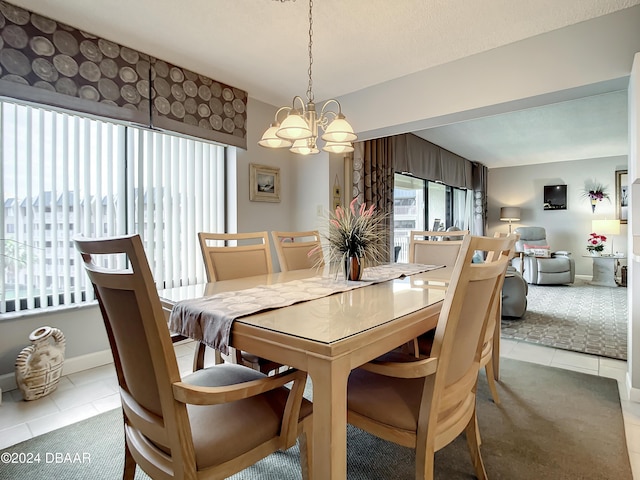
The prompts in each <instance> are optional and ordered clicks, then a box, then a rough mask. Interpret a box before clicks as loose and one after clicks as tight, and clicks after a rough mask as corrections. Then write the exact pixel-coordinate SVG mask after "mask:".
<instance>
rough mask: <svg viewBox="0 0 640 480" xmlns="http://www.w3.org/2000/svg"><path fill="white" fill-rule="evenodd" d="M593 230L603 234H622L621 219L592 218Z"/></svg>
mask: <svg viewBox="0 0 640 480" xmlns="http://www.w3.org/2000/svg"><path fill="white" fill-rule="evenodd" d="M591 231H592V232H594V233H598V234H601V235H620V220H591Z"/></svg>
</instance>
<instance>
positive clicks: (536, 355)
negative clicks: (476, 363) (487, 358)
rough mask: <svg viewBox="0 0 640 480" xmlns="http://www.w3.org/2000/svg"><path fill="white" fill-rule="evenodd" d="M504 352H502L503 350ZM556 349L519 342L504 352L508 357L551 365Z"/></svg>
mask: <svg viewBox="0 0 640 480" xmlns="http://www.w3.org/2000/svg"><path fill="white" fill-rule="evenodd" d="M501 353H502V352H501ZM554 353H555V349H553V348H549V347H543V346H540V345H533V344H530V343H518V344H517V345H514V347H513V349H511V351H509V352H508V353H506V352H505V353H502V354H503V356H505V357H507V358H513V359H514V360H522V361H524V362H531V363H537V364H540V365H547V366H549V365H551V361H552V360H553V354H554Z"/></svg>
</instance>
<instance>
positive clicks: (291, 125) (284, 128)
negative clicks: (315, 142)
mask: <svg viewBox="0 0 640 480" xmlns="http://www.w3.org/2000/svg"><path fill="white" fill-rule="evenodd" d="M276 135H277V136H278V137H280V138H284V139H286V140H293V141H295V140H302V139H305V138H310V137H312V136H313V133H312V132H311V129H310V128H309V124H308V123H307V121H306V120H305V119H304V117H303V116H302V115H300V113H299V112H297V111H295V110H292V111H291V113H289V115H288V116H287V118H285V119H284V121H283V122H282V125H281V126H280V129H278V131H277V132H276Z"/></svg>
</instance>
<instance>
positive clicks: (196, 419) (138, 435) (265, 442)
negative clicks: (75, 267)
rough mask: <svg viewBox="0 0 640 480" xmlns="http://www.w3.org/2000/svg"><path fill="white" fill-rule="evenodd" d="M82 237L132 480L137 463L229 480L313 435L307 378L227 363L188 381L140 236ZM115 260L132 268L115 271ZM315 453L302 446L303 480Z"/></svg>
mask: <svg viewBox="0 0 640 480" xmlns="http://www.w3.org/2000/svg"><path fill="white" fill-rule="evenodd" d="M74 240H75V244H76V248H77V249H78V251H79V252H80V254H81V257H82V261H83V263H84V267H85V271H86V272H87V275H88V276H89V279H90V280H91V282H92V284H93V286H94V291H95V294H96V297H97V299H98V304H99V306H100V311H101V313H102V317H103V320H104V324H105V327H106V331H107V336H108V339H109V344H110V347H111V352H112V354H113V359H114V363H115V367H116V374H117V377H118V384H119V387H120V397H121V401H122V410H123V414H124V415H123V417H124V430H125V461H124V474H123V478H125V479H131V480H132V479H133V478H134V476H135V470H136V465H137V466H140V467H142V469H143V470H144V471H145V472H146V473H147V474H148V475H149V476H150V477H151V478H154V479H195V478H227V477H228V476H230V475H232V474H234V473H237V472H238V471H240V470H242V469H244V468H246V467H248V466H250V465H253V464H254V463H255V462H257V461H258V460H260V459H262V458H264V457H266V456H267V455H269V454H271V453H273V452H275V451H277V450H284V449H287V448H290V447H291V446H293V445H294V444H295V441H296V437H298V436H299V435H304V436H305V437H306V435H307V434H308V432H310V428H311V408H312V407H311V403H310V402H308V401H306V400H304V399H303V391H304V385H305V383H306V374H304V373H303V372H300V371H295V370H289V371H288V372H286V373H283V374H278V375H275V376H272V377H267V376H266V375H264V374H262V373H260V372H256V371H254V370H251V369H249V368H246V367H243V366H240V365H233V364H226V365H217V366H214V367H210V368H206V369H202V370H199V371H197V372H195V373H193V374H191V375H188V376H186V377H184V378H182V377H181V375H180V371H179V369H178V364H177V361H176V355H175V350H174V347H173V344H172V342H171V338H170V334H169V329H168V326H167V322H166V320H165V316H164V314H163V311H162V306H161V303H160V299H159V297H158V292H157V290H156V286H155V283H154V281H153V276H152V274H151V270H150V268H149V264H148V261H147V257H146V255H145V252H144V248H143V245H142V241H141V239H140V236H139V235H128V236H123V237H114V238H108V239H86V238H83V237H76V238H75V239H74ZM106 255H117V256H118V258H119V259H121V260H122V265H127V267H117V268H110V267H106V266H105V265H107V264H106V263H105V262H103V261H102V258H101V257H104V256H106ZM123 257H125V258H123ZM292 382H293V383H292ZM285 385H291V389H289V388H287V387H285ZM210 387H214V388H210ZM258 425H259V426H258ZM308 452H309V451H308V448H307V449H304V448H302V449H301V464H302V466H303V475H306V470H307V466H308V464H307V461H306V458H307V457H308Z"/></svg>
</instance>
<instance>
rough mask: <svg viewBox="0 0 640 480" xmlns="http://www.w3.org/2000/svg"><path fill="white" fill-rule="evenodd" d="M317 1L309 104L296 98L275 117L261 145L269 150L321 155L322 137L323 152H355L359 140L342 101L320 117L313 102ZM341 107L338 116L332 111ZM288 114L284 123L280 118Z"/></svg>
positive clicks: (324, 108) (326, 106) (329, 103)
mask: <svg viewBox="0 0 640 480" xmlns="http://www.w3.org/2000/svg"><path fill="white" fill-rule="evenodd" d="M312 11H313V0H309V70H308V74H309V86H308V88H307V102H306V104H305V102H304V100H303V99H302V98H301V97H300V96H298V95H296V96H295V97H293V102H292V105H291V106H285V107H280V108H279V109H278V110H277V111H276V114H275V120H274V122H273V123H272V124H271V125H270V126H269V128H267V130H266V131H265V132H264V134H263V135H262V138H261V139H260V141H259V142H258V144H259V145H262V146H263V147H268V148H289V150H290V151H291V152H293V153H298V154H300V155H310V154H315V153H318V152H320V150H319V149H318V135H319V132H320V130H322V131H323V132H324V133H323V134H322V136H321V137H320V138H322V140H324V142H325V144H324V146H323V147H322V150H324V151H325V152H331V153H348V152H353V145H352V143H351V142H353V141H354V140H356V139H357V138H358V137H357V136H356V134H355V133H353V127H352V126H351V125H350V124H349V122H347V120H346V119H345V118H344V115H343V114H342V108H341V106H340V102H338V101H337V100H335V99H331V100H327V101H326V102H325V103H324V105H322V108H321V109H320V114H318V112H317V111H316V105H315V103H314V102H313V100H314V99H313V79H312V75H311V73H312V72H311V66H312V65H313V54H312V47H313V14H312ZM331 107H334V108H335V107H337V110H338V111H337V113H336V112H335V111H333V110H331V109H330V108H331ZM283 112H286V114H287V115H286V117H284V120H282V124H281V123H280V122H279V120H278V118H279V116H280V115H281V114H282V113H283Z"/></svg>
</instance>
